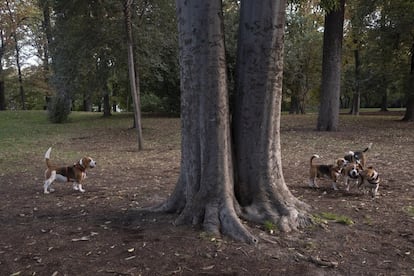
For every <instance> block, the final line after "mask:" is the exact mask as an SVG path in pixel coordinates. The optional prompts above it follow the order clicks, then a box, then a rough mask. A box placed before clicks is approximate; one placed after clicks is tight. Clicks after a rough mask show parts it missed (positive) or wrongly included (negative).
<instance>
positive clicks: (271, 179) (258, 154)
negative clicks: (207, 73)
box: [233, 0, 306, 231]
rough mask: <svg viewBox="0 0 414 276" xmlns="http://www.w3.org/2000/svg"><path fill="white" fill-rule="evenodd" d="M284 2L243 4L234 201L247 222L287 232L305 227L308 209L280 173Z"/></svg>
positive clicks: (238, 71)
mask: <svg viewBox="0 0 414 276" xmlns="http://www.w3.org/2000/svg"><path fill="white" fill-rule="evenodd" d="M284 23H285V1H269V0H267V1H254V0H248V1H242V5H241V14H240V24H239V26H240V27H239V41H238V53H237V73H236V76H237V79H236V95H235V98H236V100H235V108H234V115H233V127H234V141H235V167H236V179H237V182H236V196H237V199H238V200H239V202H240V204H241V206H242V207H243V211H244V212H243V218H245V219H247V220H249V221H254V222H257V223H264V222H265V221H271V222H272V223H275V224H276V225H278V226H279V229H282V230H285V231H289V230H293V229H297V228H298V227H300V226H303V223H304V222H306V219H305V217H306V215H305V214H306V212H304V207H305V204H303V203H302V202H300V201H299V200H297V199H296V198H295V197H294V196H293V195H292V194H291V193H290V191H289V189H288V187H287V186H286V183H285V180H284V177H283V173H282V160H281V147H280V115H281V101H282V78H283V77H282V74H283V34H284V27H285V24H284Z"/></svg>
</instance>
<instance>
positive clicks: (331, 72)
mask: <svg viewBox="0 0 414 276" xmlns="http://www.w3.org/2000/svg"><path fill="white" fill-rule="evenodd" d="M344 12H345V0H340V4H339V7H338V9H337V10H334V11H330V12H328V13H327V14H326V16H325V30H324V34H323V57H322V85H321V96H320V107H319V116H318V123H317V130H321V131H336V130H338V122H339V96H340V89H341V65H342V63H341V57H342V53H341V51H342V37H343V24H344Z"/></svg>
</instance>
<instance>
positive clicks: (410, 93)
mask: <svg viewBox="0 0 414 276" xmlns="http://www.w3.org/2000/svg"><path fill="white" fill-rule="evenodd" d="M410 54H411V60H410V74H409V76H408V84H407V90H406V93H407V104H406V110H405V114H404V117H403V119H402V120H403V121H414V43H413V45H412V46H411V49H410Z"/></svg>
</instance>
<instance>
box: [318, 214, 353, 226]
mask: <svg viewBox="0 0 414 276" xmlns="http://www.w3.org/2000/svg"><path fill="white" fill-rule="evenodd" d="M313 219H314V222H315V223H319V224H320V223H323V222H325V221H333V222H336V223H340V224H344V225H352V224H354V222H353V221H352V219H350V218H348V217H347V216H344V215H338V214H334V213H330V212H322V213H320V214H319V215H315V216H314V217H313Z"/></svg>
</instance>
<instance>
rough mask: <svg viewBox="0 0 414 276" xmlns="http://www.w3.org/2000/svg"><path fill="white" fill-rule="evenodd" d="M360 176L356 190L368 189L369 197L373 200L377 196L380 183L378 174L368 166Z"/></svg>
mask: <svg viewBox="0 0 414 276" xmlns="http://www.w3.org/2000/svg"><path fill="white" fill-rule="evenodd" d="M360 175H361V183H360V184H359V185H358V188H368V189H370V191H371V196H372V198H373V199H374V198H375V197H376V196H377V193H378V188H379V184H380V182H381V178H380V177H379V174H378V172H377V171H376V170H375V169H374V168H373V167H372V166H369V167H368V168H366V169H364V170H363V171H361V172H360Z"/></svg>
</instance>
